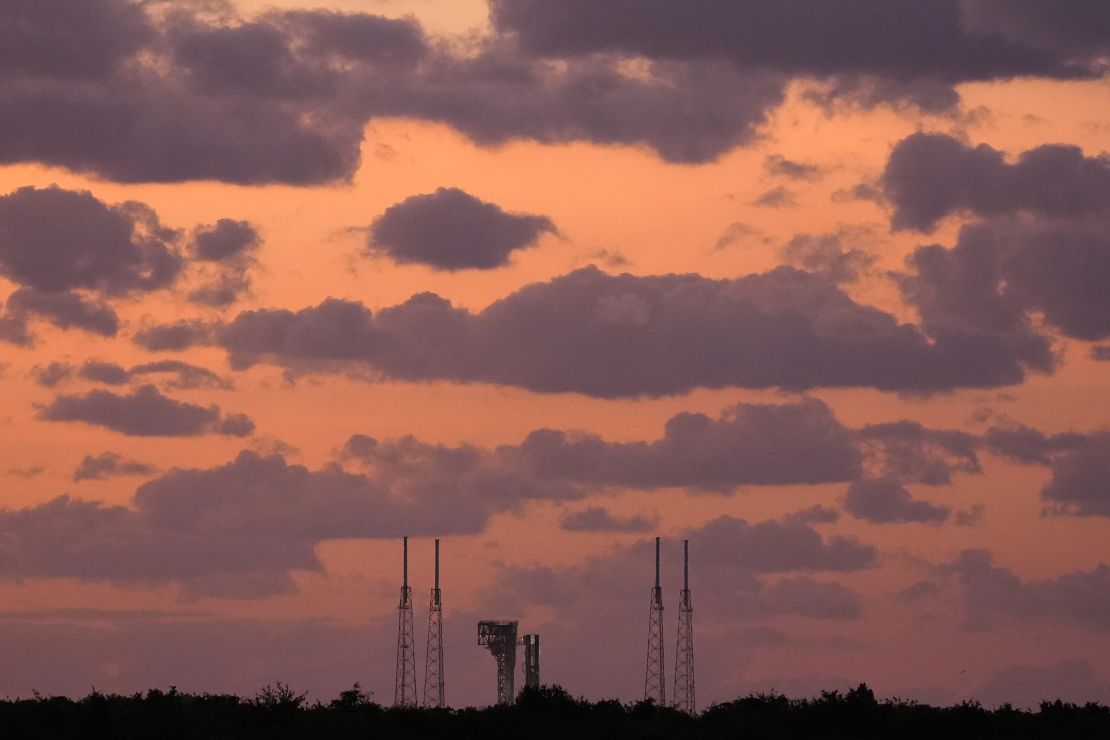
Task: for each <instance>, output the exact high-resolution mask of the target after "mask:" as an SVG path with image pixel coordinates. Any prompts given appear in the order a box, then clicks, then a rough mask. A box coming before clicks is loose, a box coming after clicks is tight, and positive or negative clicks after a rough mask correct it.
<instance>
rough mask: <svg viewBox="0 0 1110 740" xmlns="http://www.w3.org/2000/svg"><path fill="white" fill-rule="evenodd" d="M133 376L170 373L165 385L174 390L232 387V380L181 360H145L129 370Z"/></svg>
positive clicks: (224, 388) (225, 388) (129, 373)
mask: <svg viewBox="0 0 1110 740" xmlns="http://www.w3.org/2000/svg"><path fill="white" fill-rule="evenodd" d="M128 375H130V376H131V377H132V378H135V377H141V376H145V375H170V376H172V377H171V379H170V380H168V381H165V387H166V388H169V389H173V390H192V389H195V388H220V389H223V390H227V389H230V388H231V387H232V386H231V382H230V381H228V380H227V379H225V378H221V377H220V376H219V375H217V374H216V373H214V372H212V371H211V370H209V369H208V368H206V367H200V366H199V365H193V364H190V363H188V362H182V361H180V360H158V361H156V362H144V363H141V364H139V365H135V366H133V367H132V368H131V369H130V370H128Z"/></svg>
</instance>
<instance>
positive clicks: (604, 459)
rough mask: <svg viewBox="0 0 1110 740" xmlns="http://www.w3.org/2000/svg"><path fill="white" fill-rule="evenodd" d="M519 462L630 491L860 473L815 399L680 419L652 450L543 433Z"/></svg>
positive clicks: (809, 480) (846, 436)
mask: <svg viewBox="0 0 1110 740" xmlns="http://www.w3.org/2000/svg"><path fill="white" fill-rule="evenodd" d="M520 455H521V458H522V460H523V464H524V465H525V466H526V467H527V469H529V470H530V471H532V472H533V473H534V474H536V475H539V476H543V477H556V478H566V479H568V480H577V481H586V482H592V483H595V484H601V485H618V486H626V487H631V488H656V487H663V486H686V487H691V488H695V489H702V490H730V489H733V488H735V487H736V486H740V485H775V484H780V485H781V484H816V483H829V482H837V481H845V480H851V479H853V478H854V477H855V476H857V475H858V474H859V472H860V469H861V467H860V463H861V455H860V451H859V449H858V448H857V447H856V445H855V441H854V439H853V436H852V433H851V431H850V430H848V429H847V428H845V427H844V426H842V425H841V424H840V422H839V421H837V419H836V418H835V417H834V416H833V413H832V411H831V410H830V409H829V408H828V406H826V405H825V404H824V403H822V402H821V401H817V400H812V399H811V400H804V401H801V402H798V403H793V404H782V405H761V404H739V405H737V406H734V407H732V408H729V409H726V410H725V412H724V413H723V414H722V415H721V417H720V418H719V419H711V418H710V417H708V416H706V415H704V414H692V413H683V414H678V415H676V416H673V417H671V418H670V419H669V420H668V421H667V424H666V427H665V429H664V433H663V437H662V438H661V439H659V440H656V441H653V442H630V443H617V442H605V441H604V440H602V439H600V438H599V437H596V436H593V435H589V434H567V433H566V432H561V431H555V430H551V429H541V430H537V431H534V432H532V433H531V434H529V435H528V437H527V438H526V439H525V440H524V442H523V443H521V445H520Z"/></svg>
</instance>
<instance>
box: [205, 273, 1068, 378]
mask: <svg viewBox="0 0 1110 740" xmlns="http://www.w3.org/2000/svg"><path fill="white" fill-rule="evenodd" d="M1019 340H1020V341H1019ZM216 341H217V343H218V344H219V345H220V346H222V347H223V348H224V349H225V350H226V351H227V352H228V355H229V359H230V361H231V363H232V365H233V366H234V367H236V368H239V369H242V368H246V367H250V366H252V365H255V364H258V363H261V362H269V363H272V364H277V365H280V366H283V367H285V368H287V369H289V370H290V371H293V372H312V371H324V370H344V369H346V370H351V369H357V370H359V371H360V372H361V373H362V374H365V373H366V371H367V370H370V371H371V372H372V373H373V374H375V375H380V376H382V377H387V378H393V379H398V380H433V379H436V380H452V381H456V382H486V383H495V384H501V385H510V386H517V387H522V388H527V389H529V390H533V391H538V392H544V393H552V392H565V391H570V392H577V393H582V394H586V395H591V396H598V397H604V398H619V397H636V396H662V395H670V394H676V393H683V392H686V391H688V390H691V389H693V388H699V387H705V388H727V387H747V388H767V387H782V388H788V389H793V390H802V389H806V388H814V387H869V388H877V389H880V390H898V391H920V392H928V391H935V390H944V389H952V388H958V387H991V386H997V385H1006V384H1011V383H1016V382H1019V381H1020V380H1022V378H1023V377H1024V376H1025V373H1026V370H1027V368H1035V369H1038V370H1041V371H1048V370H1050V369H1052V367H1053V360H1052V357H1051V355H1050V354H1048V350H1047V347H1046V343H1045V341H1044V340H1043V339H1042V338H1041V337H1040V336H1039V335H1032V336H1026V335H1020V336H1019V338H1017V339H1014V338H1010V337H1006V336H1003V337H997V338H993V340H992V338H989V337H988V338H987V339H984V338H983V337H982V336H981V335H979V334H977V333H974V332H972V331H970V330H968V329H966V328H964V327H948V326H939V327H938V328H937V329H936V331H933V332H930V335H928V336H927V335H926V334H924V333H923V332H922V331H921V330H919V329H918V328H917V327H915V326H913V325H909V324H901V323H899V322H898V321H897V320H896V319H895V318H894V317H893V316H892V315H890V314H887V313H884V312H882V311H880V310H878V309H875V308H872V307H869V306H865V305H861V304H859V303H856V302H855V301H854V300H852V299H851V298H850V297H849V296H848V295H847V294H845V293H844V292H843V291H842V290H841V289H840V288H838V287H837V286H836V285H835V284H834V283H832V282H831V281H829V280H828V279H827V278H824V277H822V276H817V275H812V274H809V273H806V272H802V271H799V270H795V269H792V268H786V267H780V268H777V269H775V270H773V271H771V272H768V273H764V274H757V275H748V276H745V277H741V278H737V279H732V280H710V279H707V278H703V277H701V276H698V275H665V276H653V277H639V276H634V275H628V274H624V275H609V274H606V273H603V272H601V271H600V270H597V269H596V268H584V269H581V270H577V271H575V272H572V273H570V274H568V275H565V276H562V277H558V278H555V279H553V280H551V281H550V282H546V283H535V284H532V285H528V286H525V287H524V288H521V289H520V290H518V291H516V292H514V293H512V294H510V295H508V296H506V297H504V298H502V299H500V300H498V301H496V302H494V303H493V304H491V305H490V306H488V307H487V308H485V309H483V310H481V311H479V312H477V313H471V312H469V311H467V310H465V309H461V308H456V307H454V306H452V305H451V304H450V303H448V302H447V301H446V300H444V299H442V298H440V297H439V296H436V295H434V294H428V293H423V294H418V295H416V296H413V297H412V298H411V299H409V300H408V301H407V302H405V303H403V304H400V305H396V306H392V307H388V308H383V309H381V310H380V311H379V312H377V314H374V313H372V312H371V311H370V310H369V309H368V308H366V307H365V306H364V305H362V304H361V303H354V302H349V301H342V300H338V299H328V300H326V301H324V302H323V303H321V304H320V305H318V306H315V307H311V308H306V309H302V310H300V311H296V312H294V311H288V310H284V309H261V310H255V311H246V312H243V313H240V314H239V315H238V316H237V317H236V318H235V319H234V320H232V321H231V322H229V323H228V324H226V325H225V326H224V327H223V328H222V329H220V330H219V332H218V336H217V338H216Z"/></svg>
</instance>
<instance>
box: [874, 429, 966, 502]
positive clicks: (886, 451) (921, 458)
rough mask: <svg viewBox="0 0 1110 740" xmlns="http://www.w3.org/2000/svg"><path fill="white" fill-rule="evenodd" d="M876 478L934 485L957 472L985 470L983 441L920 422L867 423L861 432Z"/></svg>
mask: <svg viewBox="0 0 1110 740" xmlns="http://www.w3.org/2000/svg"><path fill="white" fill-rule="evenodd" d="M857 436H858V437H859V439H860V442H861V443H862V445H863V448H864V451H865V455H866V457H867V467H868V469H869V471H870V472H871V473H872V474H873V476H874V477H881V478H893V479H896V480H900V481H905V482H913V483H924V484H926V485H930V486H939V485H947V484H948V483H951V482H952V476H953V475H954V474H955V473H970V474H975V473H979V472H982V469H981V468H980V466H979V456H978V454H977V451H978V449H979V447H980V446H981V440H980V439H979V438H977V437H976V436H975V435H973V434H969V433H967V432H962V431H959V430H956V429H932V428H929V427H926V426H924V425H922V424H920V423H919V422H916V421H910V420H908V419H903V420H902V421H895V422H885V423H881V424H867V425H865V426H863V427H861V428H860V429H859V430H858V431H857Z"/></svg>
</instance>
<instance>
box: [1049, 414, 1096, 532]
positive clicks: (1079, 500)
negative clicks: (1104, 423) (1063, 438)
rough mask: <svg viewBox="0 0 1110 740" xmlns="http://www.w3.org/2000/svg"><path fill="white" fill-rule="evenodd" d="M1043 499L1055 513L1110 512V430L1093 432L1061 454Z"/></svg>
mask: <svg viewBox="0 0 1110 740" xmlns="http://www.w3.org/2000/svg"><path fill="white" fill-rule="evenodd" d="M1069 444H1073V441H1072V440H1069ZM1041 499H1042V500H1043V501H1044V502H1045V504H1046V506H1047V510H1048V511H1049V512H1051V513H1055V514H1072V515H1076V516H1110V432H1099V433H1096V434H1092V435H1090V436H1089V437H1087V439H1086V440H1085V441H1084V442H1083V443H1082V444H1078V445H1075V446H1074V448H1073V449H1069V450H1067V451H1065V452H1063V453H1061V454H1059V455H1057V456H1056V457H1055V458H1054V459H1053V460H1052V478H1051V479H1050V480H1049V481H1048V483H1047V484H1045V487H1044V488H1043V489H1042V490H1041Z"/></svg>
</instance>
